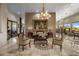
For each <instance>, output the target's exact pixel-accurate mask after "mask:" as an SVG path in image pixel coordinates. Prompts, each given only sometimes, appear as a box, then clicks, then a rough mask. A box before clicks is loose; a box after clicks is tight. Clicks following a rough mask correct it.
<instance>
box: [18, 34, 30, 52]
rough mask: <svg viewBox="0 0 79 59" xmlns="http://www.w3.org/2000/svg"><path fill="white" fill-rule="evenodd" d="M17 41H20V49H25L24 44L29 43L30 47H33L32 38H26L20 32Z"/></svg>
mask: <svg viewBox="0 0 79 59" xmlns="http://www.w3.org/2000/svg"><path fill="white" fill-rule="evenodd" d="M17 43H18V46H19V48H18V49H20V47H22V50H23V51H24V46H26V45H29V47H31V45H30V43H31V42H30V40H29V39H25V38H24V37H23V35H22V34H20V35H19V36H18V39H17Z"/></svg>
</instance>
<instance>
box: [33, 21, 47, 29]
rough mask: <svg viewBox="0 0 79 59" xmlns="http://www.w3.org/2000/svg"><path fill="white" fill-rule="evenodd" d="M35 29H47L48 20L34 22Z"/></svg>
mask: <svg viewBox="0 0 79 59" xmlns="http://www.w3.org/2000/svg"><path fill="white" fill-rule="evenodd" d="M33 28H34V29H36V30H38V29H39V30H40V29H47V20H33Z"/></svg>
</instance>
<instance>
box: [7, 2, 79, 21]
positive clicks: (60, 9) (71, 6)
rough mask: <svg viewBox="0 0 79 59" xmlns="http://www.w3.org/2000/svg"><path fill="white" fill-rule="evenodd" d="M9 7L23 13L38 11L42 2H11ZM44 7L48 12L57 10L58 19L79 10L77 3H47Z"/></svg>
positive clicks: (15, 11) (12, 10)
mask: <svg viewBox="0 0 79 59" xmlns="http://www.w3.org/2000/svg"><path fill="white" fill-rule="evenodd" d="M7 7H8V10H9V11H10V12H12V13H15V14H17V15H21V14H24V13H25V12H38V11H39V10H41V8H42V3H9V4H7ZM44 7H45V10H47V11H48V12H56V20H57V21H58V20H60V19H62V18H64V17H68V16H70V15H72V14H75V13H77V12H79V11H78V10H79V4H77V3H76V4H75V3H45V4H44Z"/></svg>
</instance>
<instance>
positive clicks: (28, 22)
mask: <svg viewBox="0 0 79 59" xmlns="http://www.w3.org/2000/svg"><path fill="white" fill-rule="evenodd" d="M50 14H51V15H52V17H51V18H50V19H48V29H51V30H52V32H53V33H54V34H55V32H56V18H55V17H56V14H55V13H50ZM34 15H35V13H26V14H25V27H26V31H27V29H28V27H29V28H33V23H32V21H33V16H34ZM54 36H55V35H54Z"/></svg>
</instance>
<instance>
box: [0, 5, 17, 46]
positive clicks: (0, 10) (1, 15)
mask: <svg viewBox="0 0 79 59" xmlns="http://www.w3.org/2000/svg"><path fill="white" fill-rule="evenodd" d="M7 18H9V19H10V20H17V18H16V17H15V16H14V15H13V14H12V13H10V12H9V11H8V10H7V7H6V4H0V25H1V26H0V29H1V33H0V47H1V46H3V45H5V44H6V43H7Z"/></svg>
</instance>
